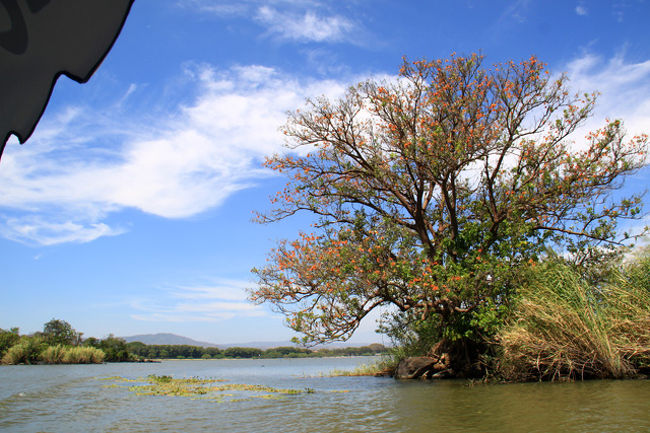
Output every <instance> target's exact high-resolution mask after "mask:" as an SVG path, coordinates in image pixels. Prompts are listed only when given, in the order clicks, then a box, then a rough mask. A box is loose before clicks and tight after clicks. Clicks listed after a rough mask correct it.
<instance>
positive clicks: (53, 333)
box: [42, 319, 82, 346]
mask: <svg viewBox="0 0 650 433" xmlns="http://www.w3.org/2000/svg"><path fill="white" fill-rule="evenodd" d="M42 335H43V339H44V340H45V342H46V343H47V344H49V345H51V346H53V345H57V344H60V345H63V346H76V345H78V344H79V343H80V342H81V335H82V334H81V333H79V332H77V331H75V330H74V328H73V327H72V325H70V324H69V323H68V322H66V321H65V320H58V319H52V320H50V321H49V322H47V323H46V324H45V325H43V333H42Z"/></svg>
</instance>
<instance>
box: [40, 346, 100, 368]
mask: <svg viewBox="0 0 650 433" xmlns="http://www.w3.org/2000/svg"><path fill="white" fill-rule="evenodd" d="M104 358H105V354H104V352H103V351H101V350H100V349H97V348H94V347H79V346H74V347H73V346H61V345H56V346H48V347H47V348H46V349H45V350H44V351H43V352H42V353H41V361H42V362H44V363H46V364H101V363H102V362H104Z"/></svg>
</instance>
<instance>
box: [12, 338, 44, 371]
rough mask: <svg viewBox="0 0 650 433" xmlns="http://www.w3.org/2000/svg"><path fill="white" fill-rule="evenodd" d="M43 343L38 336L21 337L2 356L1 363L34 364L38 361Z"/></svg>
mask: <svg viewBox="0 0 650 433" xmlns="http://www.w3.org/2000/svg"><path fill="white" fill-rule="evenodd" d="M44 348H45V343H43V340H42V339H41V338H39V337H21V338H20V342H19V343H17V344H15V345H13V346H11V347H10V348H9V350H7V352H6V353H5V354H4V356H3V357H2V363H3V364H12V365H13V364H35V363H38V362H39V361H40V355H41V352H42V351H43V349H44Z"/></svg>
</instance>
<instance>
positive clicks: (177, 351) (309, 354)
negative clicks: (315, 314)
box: [126, 341, 386, 359]
mask: <svg viewBox="0 0 650 433" xmlns="http://www.w3.org/2000/svg"><path fill="white" fill-rule="evenodd" d="M126 349H127V350H128V352H129V353H131V354H133V355H135V356H138V357H141V358H149V359H170V358H173V359H222V358H238V359H249V358H316V357H326V356H369V355H377V354H380V353H384V352H385V351H386V348H385V347H384V346H383V345H381V344H370V345H368V346H362V347H341V348H326V349H325V348H324V349H318V350H311V349H306V348H302V347H293V346H283V347H273V348H270V349H266V350H262V349H258V348H255V347H229V348H227V349H219V348H217V347H201V346H190V345H186V344H178V345H172V344H144V343H141V342H139V341H135V342H131V343H127V344H126Z"/></svg>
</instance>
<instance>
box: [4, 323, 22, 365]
mask: <svg viewBox="0 0 650 433" xmlns="http://www.w3.org/2000/svg"><path fill="white" fill-rule="evenodd" d="M19 340H20V335H19V334H18V328H12V329H10V330H9V331H5V330H4V329H0V359H2V357H3V356H4V355H5V353H7V350H9V348H10V347H11V346H13V345H14V344H16V343H18V341H19Z"/></svg>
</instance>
